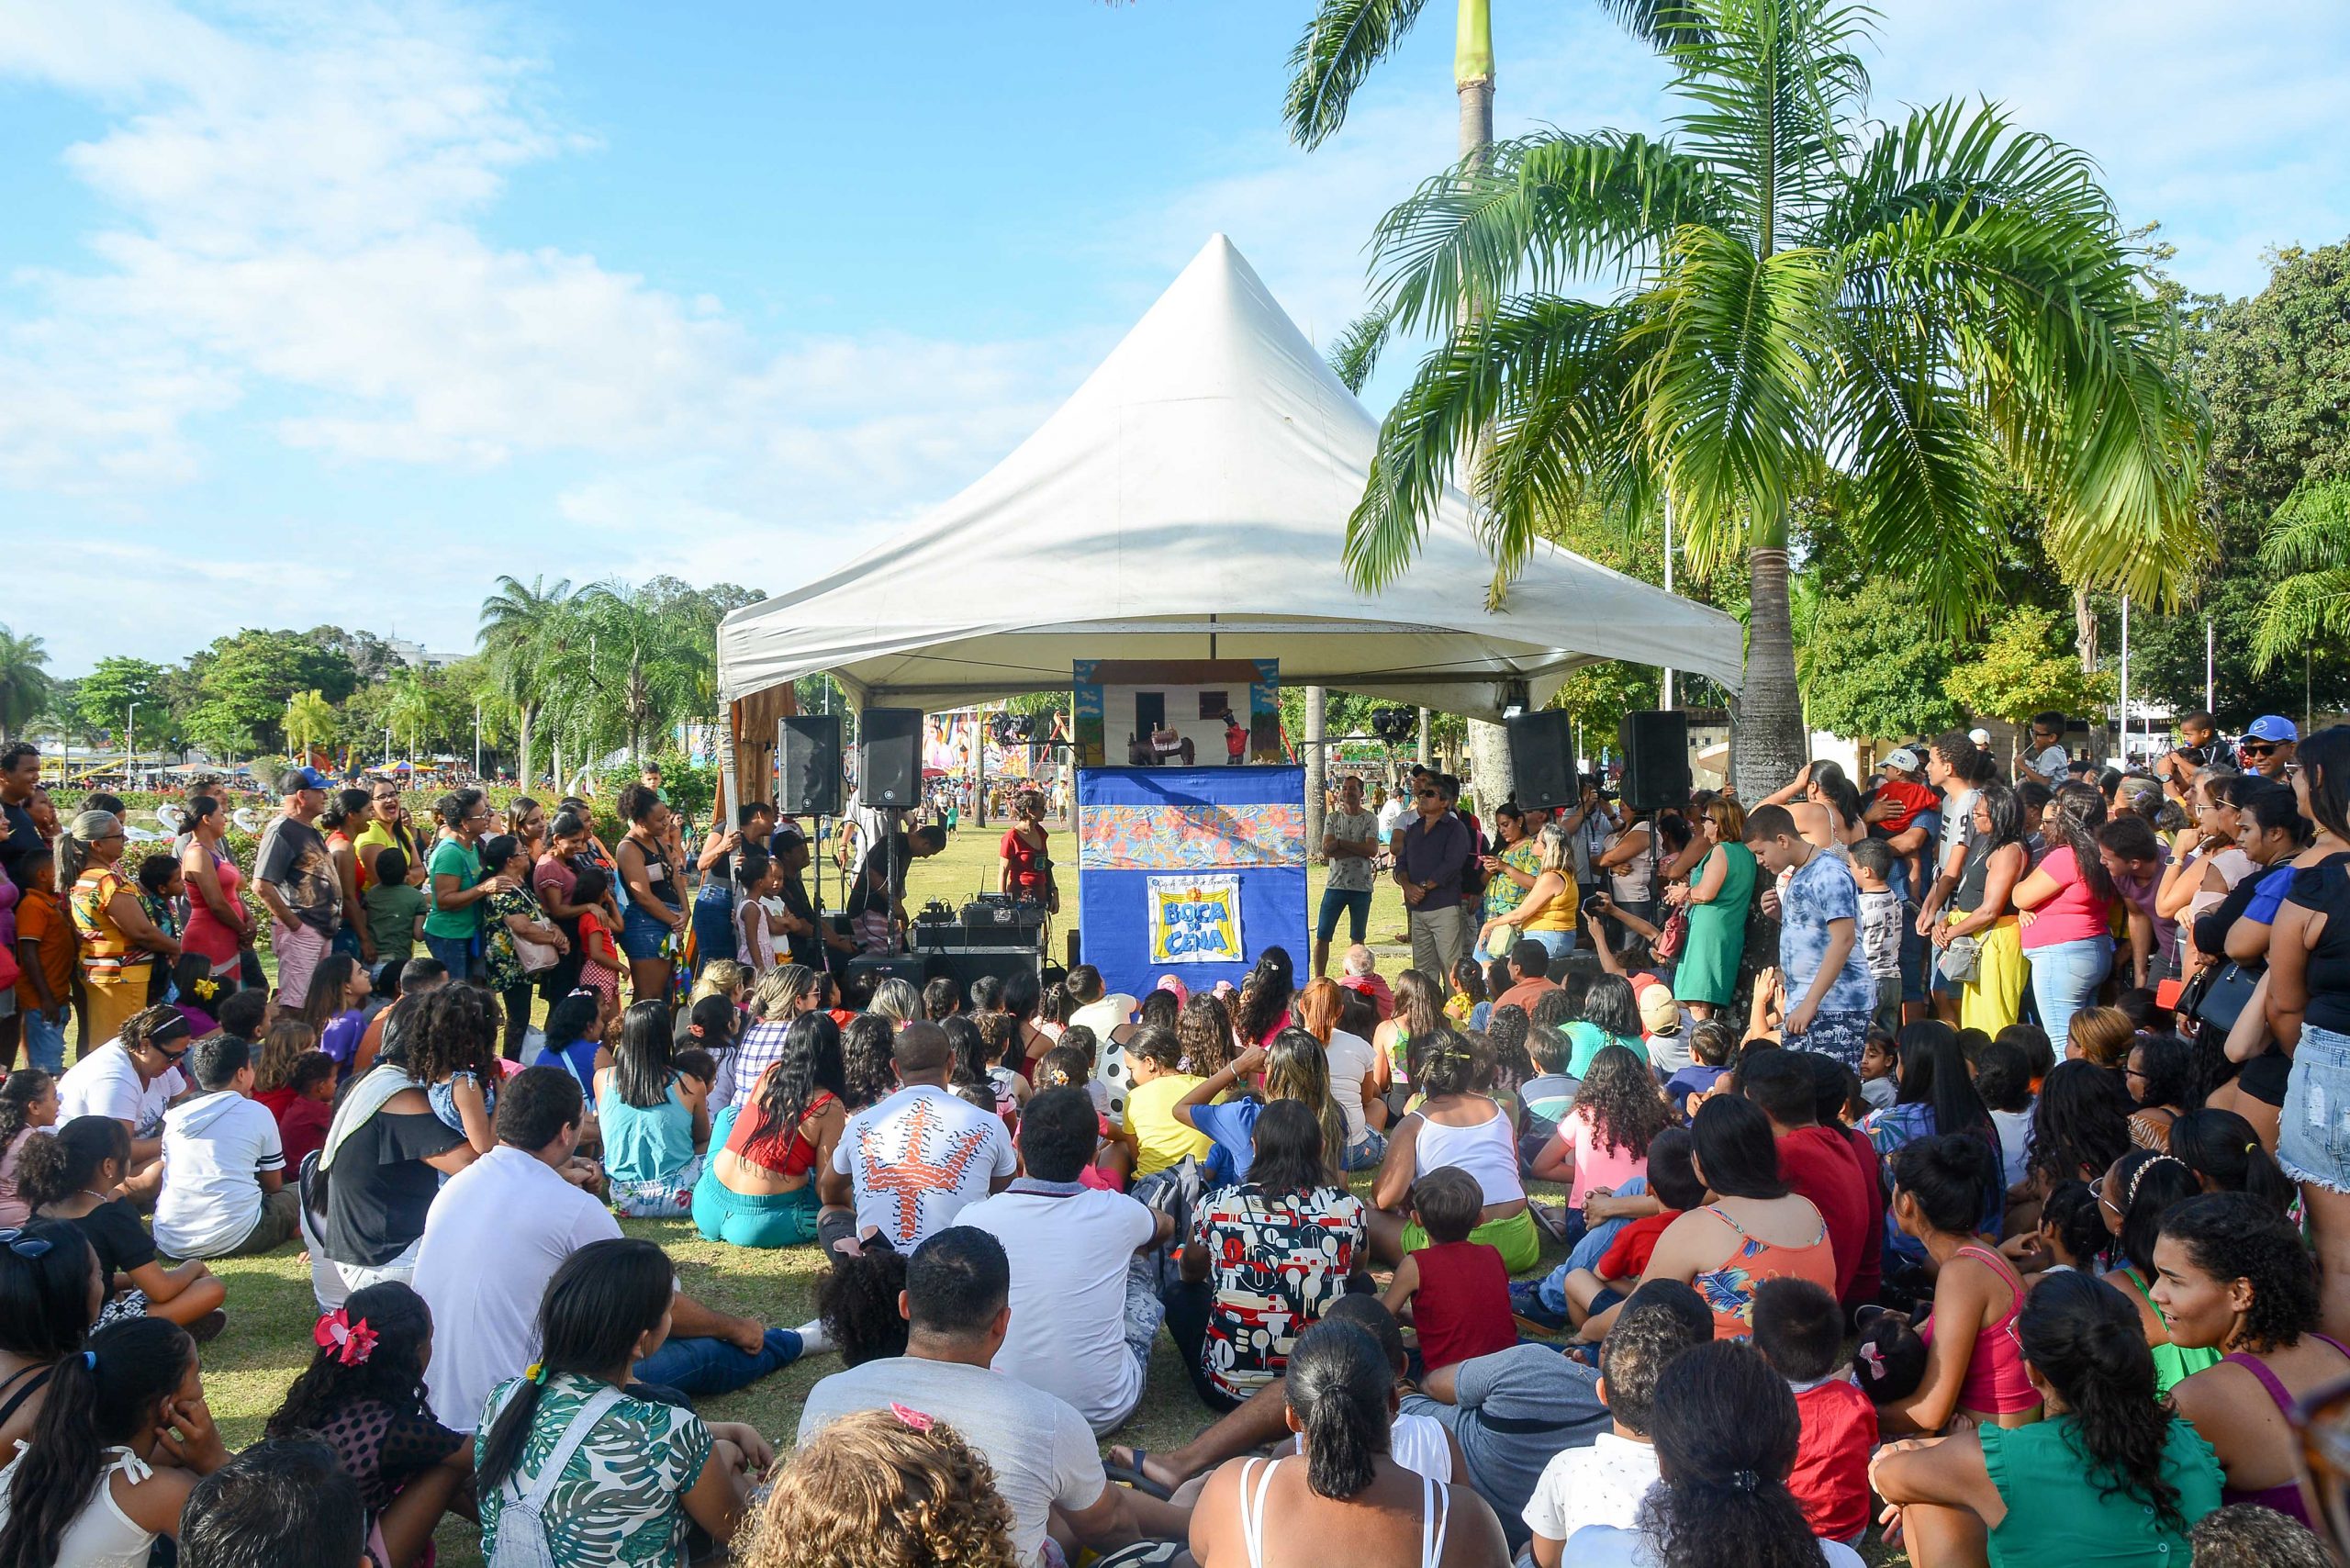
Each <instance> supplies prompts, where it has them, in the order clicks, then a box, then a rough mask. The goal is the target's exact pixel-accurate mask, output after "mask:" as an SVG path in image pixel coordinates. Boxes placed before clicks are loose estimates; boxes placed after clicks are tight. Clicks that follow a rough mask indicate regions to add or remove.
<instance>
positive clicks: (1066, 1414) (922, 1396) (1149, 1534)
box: [799, 1225, 1192, 1565]
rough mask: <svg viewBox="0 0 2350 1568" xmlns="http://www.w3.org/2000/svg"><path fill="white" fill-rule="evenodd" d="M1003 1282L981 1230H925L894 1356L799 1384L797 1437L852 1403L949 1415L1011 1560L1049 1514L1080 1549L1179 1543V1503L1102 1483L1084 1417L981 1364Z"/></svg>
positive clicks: (1186, 1520)
mask: <svg viewBox="0 0 2350 1568" xmlns="http://www.w3.org/2000/svg"><path fill="white" fill-rule="evenodd" d="M1011 1290H1012V1267H1011V1263H1010V1261H1009V1260H1008V1259H1007V1258H1006V1257H1005V1256H1004V1250H1003V1247H1002V1243H1000V1242H998V1241H997V1240H996V1238H994V1236H992V1235H991V1234H990V1233H989V1232H987V1231H984V1230H980V1229H979V1228H978V1227H977V1226H967V1225H960V1226H952V1227H950V1228H948V1229H946V1230H942V1231H940V1232H939V1233H938V1234H937V1235H935V1236H934V1237H932V1238H929V1239H928V1240H927V1241H925V1242H923V1245H922V1246H921V1247H920V1248H918V1249H915V1251H914V1253H913V1256H912V1257H911V1258H909V1259H908V1260H907V1261H906V1288H905V1290H904V1291H903V1292H902V1293H901V1294H900V1295H899V1297H898V1310H899V1311H901V1312H902V1313H904V1314H905V1316H906V1324H907V1336H906V1353H905V1354H904V1355H902V1356H893V1357H884V1358H882V1359H880V1360H878V1361H867V1362H865V1363H864V1364H863V1365H861V1366H856V1367H852V1368H850V1369H849V1370H848V1371H846V1372H835V1373H834V1374H833V1375H832V1376H831V1377H828V1378H825V1379H824V1380H822V1382H820V1383H817V1384H816V1386H815V1387H813V1388H811V1389H810V1390H809V1391H808V1399H807V1402H806V1403H805V1404H804V1405H802V1406H800V1434H799V1440H800V1442H801V1443H802V1444H805V1443H808V1442H811V1441H813V1440H815V1439H818V1438H819V1437H820V1436H821V1435H822V1432H823V1429H824V1428H826V1427H827V1426H829V1425H831V1424H832V1423H833V1422H834V1421H837V1420H839V1419H840V1418H841V1417H844V1416H849V1415H854V1414H856V1412H857V1411H860V1410H892V1411H895V1412H896V1413H897V1414H898V1416H899V1417H900V1418H901V1419H902V1420H908V1421H911V1422H916V1423H919V1422H920V1421H921V1420H923V1419H924V1418H929V1419H935V1420H940V1421H950V1422H952V1423H954V1427H955V1429H956V1430H957V1432H959V1433H961V1434H962V1438H963V1440H964V1441H965V1442H967V1443H968V1444H969V1445H970V1446H971V1447H972V1448H973V1449H974V1450H978V1451H979V1453H980V1454H983V1455H984V1456H986V1458H987V1462H988V1466H989V1468H990V1470H992V1471H993V1472H994V1473H995V1485H996V1490H997V1491H998V1492H999V1493H1001V1494H1002V1496H1003V1500H1004V1503H1005V1504H1006V1506H1009V1507H1010V1508H1011V1509H1012V1555H1013V1561H1014V1562H1019V1563H1022V1564H1024V1565H1026V1564H1034V1563H1041V1562H1044V1561H1045V1556H1044V1549H1045V1537H1046V1529H1047V1527H1048V1526H1049V1524H1050V1523H1051V1521H1052V1520H1053V1518H1054V1517H1055V1515H1058V1517H1059V1518H1060V1519H1061V1521H1062V1522H1063V1523H1065V1524H1066V1525H1067V1526H1068V1528H1069V1533H1070V1534H1072V1535H1074V1536H1075V1537H1076V1539H1077V1540H1078V1542H1079V1544H1080V1545H1081V1546H1086V1547H1091V1548H1092V1549H1093V1550H1094V1551H1102V1552H1109V1551H1116V1550H1117V1549H1118V1548H1120V1547H1122V1546H1126V1545H1129V1544H1131V1543H1133V1542H1135V1541H1136V1540H1186V1539H1188V1537H1189V1535H1190V1531H1191V1518H1192V1511H1191V1509H1190V1508H1189V1507H1185V1506H1178V1505H1175V1504H1172V1503H1163V1502H1160V1501H1158V1499H1156V1498H1153V1497H1147V1496H1145V1495H1143V1494H1141V1493H1139V1492H1136V1491H1133V1490H1130V1489H1129V1488H1127V1487H1124V1486H1113V1485H1111V1484H1110V1483H1109V1478H1108V1477H1107V1476H1106V1475H1104V1474H1103V1473H1102V1456H1101V1454H1100V1452H1099V1451H1098V1450H1096V1449H1095V1448H1094V1438H1093V1428H1091V1427H1090V1426H1088V1425H1087V1424H1086V1420H1085V1417H1082V1416H1080V1415H1079V1414H1078V1413H1077V1412H1076V1411H1075V1410H1074V1409H1071V1408H1070V1407H1069V1405H1068V1404H1067V1403H1066V1402H1064V1401H1062V1400H1060V1399H1057V1398H1055V1397H1054V1396H1053V1395H1051V1394H1046V1393H1044V1392H1042V1391H1041V1390H1038V1389H1035V1388H1031V1387H1029V1386H1028V1385H1027V1384H1026V1383H1021V1382H1019V1381H1017V1380H1015V1379H1013V1378H1009V1377H1006V1376H1004V1375H1003V1374H1002V1373H1001V1372H993V1371H990V1363H992V1362H993V1361H994V1360H995V1359H996V1356H997V1353H998V1352H999V1351H1001V1350H1002V1348H1003V1343H1004V1339H1005V1338H1006V1336H1007V1335H1008V1333H1009V1331H1010V1326H1011V1322H1012V1305H1011V1300H1010V1296H1011ZM1072 1555H1073V1554H1072Z"/></svg>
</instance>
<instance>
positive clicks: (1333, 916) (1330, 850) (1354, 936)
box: [1314, 773, 1380, 980]
mask: <svg viewBox="0 0 2350 1568" xmlns="http://www.w3.org/2000/svg"><path fill="white" fill-rule="evenodd" d="M1379 843H1380V832H1379V819H1378V818H1377V817H1374V816H1372V815H1371V813H1370V812H1366V811H1364V810H1363V809H1362V780H1361V779H1360V778H1356V777H1355V776H1354V775H1353V774H1351V773H1350V774H1348V775H1347V778H1346V779H1345V781H1344V782H1343V783H1341V784H1340V785H1339V786H1338V809H1337V811H1335V812H1331V813H1330V815H1329V817H1328V819H1327V820H1326V821H1325V822H1324V823H1323V824H1322V858H1323V860H1324V861H1325V862H1326V864H1327V865H1328V866H1329V868H1330V875H1329V879H1328V880H1327V881H1326V882H1324V883H1323V885H1322V908H1321V911H1320V913H1317V914H1316V915H1315V919H1314V976H1315V979H1316V980H1319V979H1321V978H1322V977H1323V976H1324V975H1326V974H1328V973H1329V972H1330V942H1331V939H1332V938H1333V937H1335V936H1337V933H1338V916H1339V915H1340V914H1341V913H1343V914H1345V915H1346V917H1347V940H1348V942H1360V941H1361V940H1362V939H1363V934H1364V933H1365V932H1367V931H1369V930H1370V928H1371V887H1372V885H1373V883H1374V882H1375V881H1376V880H1377V871H1376V869H1375V862H1376V861H1377V860H1378V857H1379Z"/></svg>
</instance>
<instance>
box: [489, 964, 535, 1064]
mask: <svg viewBox="0 0 2350 1568" xmlns="http://www.w3.org/2000/svg"><path fill="white" fill-rule="evenodd" d="M536 990H537V988H536V987H534V986H533V985H532V983H531V982H530V981H529V980H524V981H523V982H522V983H521V984H520V985H509V986H508V987H507V988H506V989H505V990H504V991H500V992H498V1000H499V1001H500V1002H503V1003H505V1006H506V1043H505V1053H506V1059H507V1060H508V1061H520V1060H521V1059H522V1036H523V1035H525V1034H526V1033H528V1032H529V1030H530V1027H531V998H532V996H533V995H534V994H535V993H536Z"/></svg>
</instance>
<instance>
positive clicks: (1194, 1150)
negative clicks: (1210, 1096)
mask: <svg viewBox="0 0 2350 1568" xmlns="http://www.w3.org/2000/svg"><path fill="white" fill-rule="evenodd" d="M1192 1001H1194V1002H1203V1001H1204V1002H1214V1001H1215V999H1214V997H1194V998H1192ZM1217 1011H1218V1012H1219V1013H1220V1012H1221V1011H1222V1008H1221V1006H1219V1007H1218V1009H1217ZM1086 1033H1087V1034H1088V1035H1091V1033H1092V1031H1091V1030H1090V1029H1088V1030H1087V1031H1086ZM1061 1037H1062V1039H1063V1040H1064V1041H1066V1040H1067V1039H1068V1038H1069V1036H1067V1035H1064V1036H1061ZM1183 1061H1184V1052H1183V1046H1182V1036H1181V1033H1180V1031H1169V1030H1166V1029H1157V1028H1143V1029H1137V1030H1136V1031H1135V1033H1134V1036H1133V1038H1131V1039H1129V1040H1128V1041H1127V1042H1126V1047H1125V1069H1126V1071H1127V1072H1128V1074H1129V1075H1130V1077H1131V1082H1130V1086H1129V1087H1128V1089H1127V1091H1126V1107H1125V1118H1126V1131H1127V1132H1128V1133H1129V1134H1130V1135H1132V1137H1133V1138H1134V1140H1135V1178H1136V1180H1137V1181H1139V1180H1141V1179H1142V1178H1143V1177H1145V1176H1156V1175H1158V1173H1159V1172H1160V1171H1162V1170H1169V1169H1170V1168H1171V1167H1174V1166H1177V1165H1180V1164H1181V1163H1182V1162H1183V1161H1184V1160H1186V1159H1196V1160H1199V1161H1201V1162H1203V1163H1204V1162H1205V1161H1206V1159H1207V1157H1208V1151H1209V1150H1210V1149H1212V1148H1214V1147H1215V1145H1214V1141H1213V1140H1212V1139H1210V1138H1209V1137H1208V1136H1207V1135H1206V1134H1205V1133H1203V1132H1201V1131H1199V1130H1198V1129H1197V1128H1196V1127H1195V1126H1192V1123H1190V1122H1188V1121H1182V1120H1180V1119H1178V1118H1177V1116H1176V1114H1175V1106H1176V1104H1177V1103H1178V1102H1180V1101H1181V1100H1183V1099H1185V1098H1187V1097H1188V1096H1189V1095H1190V1094H1191V1092H1192V1090H1194V1089H1196V1088H1198V1087H1199V1086H1200V1085H1201V1084H1202V1083H1203V1082H1205V1081H1206V1078H1205V1077H1204V1076H1203V1075H1202V1074H1198V1073H1193V1072H1189V1071H1186V1070H1184V1068H1183ZM1218 1066H1219V1068H1221V1066H1222V1063H1221V1061H1220V1060H1219V1063H1218Z"/></svg>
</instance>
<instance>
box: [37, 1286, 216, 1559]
mask: <svg viewBox="0 0 2350 1568" xmlns="http://www.w3.org/2000/svg"><path fill="white" fill-rule="evenodd" d="M228 1462H229V1450H228V1449H227V1447H226V1446H225V1445H223V1444H222V1442H221V1441H220V1433H219V1431H218V1428H215V1427H214V1426H213V1424H212V1416H211V1412H210V1411H208V1410H207V1408H206V1407H205V1404H204V1375H203V1373H202V1372H201V1371H200V1370H199V1369H198V1367H197V1365H196V1342H195V1341H194V1340H192V1339H190V1338H188V1336H187V1331H186V1330H185V1329H184V1328H182V1327H179V1325H177V1324H175V1323H172V1322H169V1321H167V1320H165V1319H163V1318H161V1317H141V1318H131V1319H128V1320H126V1321H123V1322H119V1323H114V1324H110V1325H108V1326H107V1327H104V1328H101V1329H99V1330H98V1331H97V1332H96V1333H95V1334H93V1335H91V1336H90V1341H89V1349H88V1350H85V1351H84V1352H83V1353H82V1354H80V1355H69V1356H65V1357H63V1358H62V1359H61V1360H60V1361H58V1362H57V1365H56V1367H55V1368H54V1370H52V1371H51V1372H50V1379H49V1396H48V1397H47V1398H46V1399H44V1400H43V1401H42V1402H41V1408H40V1415H39V1417H38V1418H37V1419H36V1420H35V1421H34V1422H33V1430H32V1436H31V1437H30V1438H28V1439H26V1441H25V1443H24V1446H23V1447H21V1448H19V1449H17V1451H16V1455H15V1457H14V1458H12V1459H11V1460H10V1461H9V1462H8V1464H7V1467H6V1469H0V1562H5V1563H6V1564H8V1568H48V1565H50V1564H54V1565H56V1568H84V1565H85V1564H86V1565H88V1568H116V1565H117V1564H132V1563H144V1562H148V1561H149V1560H150V1557H149V1554H150V1553H151V1552H152V1551H154V1548H155V1544H156V1541H157V1540H158V1539H159V1538H162V1537H169V1538H171V1539H172V1540H177V1539H178V1537H179V1533H180V1512H181V1510H182V1508H184V1507H185V1506H186V1503H187V1498H188V1494H189V1493H190V1492H191V1491H192V1490H194V1489H195V1486H196V1482H197V1480H198V1479H200V1478H201V1477H203V1476H206V1475H209V1474H210V1473H212V1472H214V1471H216V1470H218V1469H219V1468H220V1467H221V1466H222V1465H224V1464H226V1463H228ZM166 1560H167V1561H168V1559H166Z"/></svg>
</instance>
